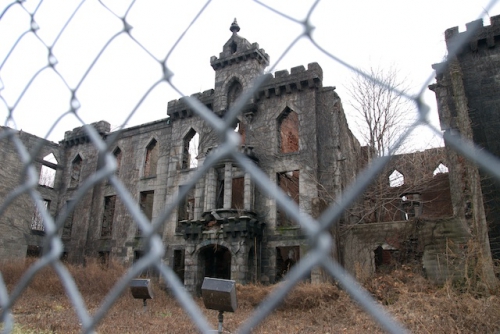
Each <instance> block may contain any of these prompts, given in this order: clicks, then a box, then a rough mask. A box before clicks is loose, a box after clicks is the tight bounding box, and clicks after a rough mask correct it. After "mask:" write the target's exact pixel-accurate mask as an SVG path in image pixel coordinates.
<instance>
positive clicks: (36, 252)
mask: <svg viewBox="0 0 500 334" xmlns="http://www.w3.org/2000/svg"><path fill="white" fill-rule="evenodd" d="M26 257H31V258H39V257H42V247H40V246H34V245H28V249H27V250H26Z"/></svg>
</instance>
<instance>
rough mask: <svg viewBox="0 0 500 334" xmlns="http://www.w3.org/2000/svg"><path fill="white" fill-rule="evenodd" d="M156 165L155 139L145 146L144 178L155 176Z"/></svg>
mask: <svg viewBox="0 0 500 334" xmlns="http://www.w3.org/2000/svg"><path fill="white" fill-rule="evenodd" d="M157 165H158V145H157V142H156V140H155V139H153V140H151V142H149V144H148V146H146V159H145V160H144V177H153V176H156V167H157Z"/></svg>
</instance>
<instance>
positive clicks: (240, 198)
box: [231, 177, 245, 210]
mask: <svg viewBox="0 0 500 334" xmlns="http://www.w3.org/2000/svg"><path fill="white" fill-rule="evenodd" d="M244 194H245V178H244V177H235V178H234V179H233V182H232V190H231V207H232V208H233V209H237V210H243V209H244Z"/></svg>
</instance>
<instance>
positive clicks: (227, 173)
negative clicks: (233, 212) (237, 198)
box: [224, 162, 233, 209]
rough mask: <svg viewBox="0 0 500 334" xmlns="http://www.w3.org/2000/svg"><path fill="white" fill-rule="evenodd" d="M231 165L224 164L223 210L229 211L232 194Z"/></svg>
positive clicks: (228, 163)
mask: <svg viewBox="0 0 500 334" xmlns="http://www.w3.org/2000/svg"><path fill="white" fill-rule="evenodd" d="M232 190H233V163H231V162H226V164H225V166H224V209H231V198H232V193H233V191H232Z"/></svg>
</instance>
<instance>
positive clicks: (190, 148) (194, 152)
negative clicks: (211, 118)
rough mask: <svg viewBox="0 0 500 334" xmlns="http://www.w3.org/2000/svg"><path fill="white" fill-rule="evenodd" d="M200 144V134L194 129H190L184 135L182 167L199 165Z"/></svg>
mask: <svg viewBox="0 0 500 334" xmlns="http://www.w3.org/2000/svg"><path fill="white" fill-rule="evenodd" d="M199 145H200V135H199V134H198V133H197V132H196V131H194V130H193V129H191V130H189V132H188V134H187V135H186V137H184V144H183V152H182V169H188V168H196V167H198V147H199Z"/></svg>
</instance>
